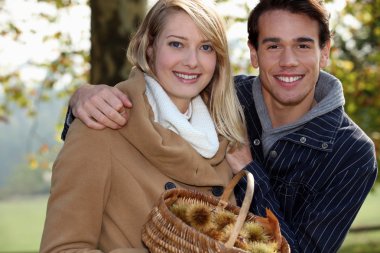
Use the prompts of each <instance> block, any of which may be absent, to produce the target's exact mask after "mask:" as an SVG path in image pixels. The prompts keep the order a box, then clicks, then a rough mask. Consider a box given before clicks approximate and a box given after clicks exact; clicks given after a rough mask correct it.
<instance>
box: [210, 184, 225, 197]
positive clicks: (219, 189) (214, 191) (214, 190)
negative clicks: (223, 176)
mask: <svg viewBox="0 0 380 253" xmlns="http://www.w3.org/2000/svg"><path fill="white" fill-rule="evenodd" d="M211 192H212V194H213V195H214V196H215V197H220V196H222V194H223V192H224V188H223V186H213V187H212V189H211Z"/></svg>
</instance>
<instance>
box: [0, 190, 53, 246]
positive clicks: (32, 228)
mask: <svg viewBox="0 0 380 253" xmlns="http://www.w3.org/2000/svg"><path fill="white" fill-rule="evenodd" d="M46 204H47V196H40V197H28V198H22V199H19V198H18V199H11V200H7V201H0V252H38V250H39V246H40V240H41V236H42V230H43V224H44V221H45V213H46Z"/></svg>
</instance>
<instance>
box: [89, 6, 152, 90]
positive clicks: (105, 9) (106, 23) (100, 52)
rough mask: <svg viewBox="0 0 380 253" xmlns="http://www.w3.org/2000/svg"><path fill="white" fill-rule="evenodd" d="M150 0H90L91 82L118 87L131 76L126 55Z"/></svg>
mask: <svg viewBox="0 0 380 253" xmlns="http://www.w3.org/2000/svg"><path fill="white" fill-rule="evenodd" d="M146 5H147V0H110V1H105V0H90V7H91V56H90V57H91V59H90V63H91V73H90V83H93V84H99V83H104V84H108V85H115V84H116V83H118V82H120V81H122V80H125V79H126V78H127V77H128V74H129V71H130V69H131V64H130V63H129V62H128V61H127V57H126V53H127V48H128V44H129V40H130V38H131V36H132V35H133V34H134V33H135V31H136V29H137V27H138V26H139V24H140V23H141V21H142V19H143V17H144V16H145V13H146Z"/></svg>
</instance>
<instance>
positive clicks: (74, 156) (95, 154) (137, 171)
mask: <svg viewBox="0 0 380 253" xmlns="http://www.w3.org/2000/svg"><path fill="white" fill-rule="evenodd" d="M145 85H146V84H145V80H144V77H143V74H142V73H141V72H140V71H138V70H136V69H134V70H133V71H132V72H131V75H130V78H129V80H127V81H124V82H122V83H119V84H118V85H117V87H118V88H119V89H121V90H122V91H123V92H125V93H127V94H128V96H129V98H130V99H131V100H132V103H133V108H132V109H130V110H129V111H128V113H129V115H130V117H129V121H128V124H127V125H126V126H125V127H123V128H122V129H120V130H112V129H104V130H93V129H89V128H87V127H86V126H85V125H84V124H83V123H82V122H81V121H80V120H75V121H74V122H73V124H72V125H71V126H70V129H69V132H68V135H67V138H66V141H65V144H64V146H63V148H62V150H61V151H60V153H59V155H58V157H57V159H56V161H55V163H54V166H53V176H52V185H51V195H50V198H49V202H48V207H47V215H46V221H45V228H44V232H43V237H42V242H41V251H40V252H42V253H45V252H60V251H64V252H79V251H80V252H111V251H112V252H113V253H116V252H117V253H121V252H124V253H127V252H128V253H131V252H146V250H145V249H144V246H143V243H142V241H141V228H142V226H143V224H144V223H145V221H146V218H147V215H148V213H149V212H150V210H151V209H152V207H153V205H154V204H155V203H156V201H157V199H158V198H159V196H160V194H161V193H162V192H163V191H164V190H165V188H168V187H170V186H173V185H175V186H176V187H180V188H187V189H196V190H199V191H202V192H206V193H208V194H212V193H211V192H212V191H214V192H215V189H217V188H216V187H215V186H225V185H226V184H227V183H228V182H229V181H230V179H231V177H232V172H231V170H230V168H229V166H228V164H227V162H226V160H225V158H224V157H225V153H226V147H227V144H228V143H227V141H226V140H225V139H223V138H221V141H220V147H219V150H218V152H217V154H216V155H215V156H214V157H213V158H212V159H205V158H203V157H202V156H200V155H199V154H198V153H197V152H196V151H195V150H194V149H193V148H192V147H191V146H190V145H189V144H188V143H187V142H186V141H185V140H183V139H182V138H181V137H180V136H178V135H177V134H175V133H174V132H172V131H170V130H168V129H165V128H163V127H161V126H160V125H159V124H157V123H155V122H153V112H152V110H151V107H150V105H149V103H148V101H147V98H146V96H145Z"/></svg>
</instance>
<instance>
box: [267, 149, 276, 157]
mask: <svg viewBox="0 0 380 253" xmlns="http://www.w3.org/2000/svg"><path fill="white" fill-rule="evenodd" d="M269 155H270V157H272V158H276V157H277V152H276V150H272V151H271V152H270V153H269Z"/></svg>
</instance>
